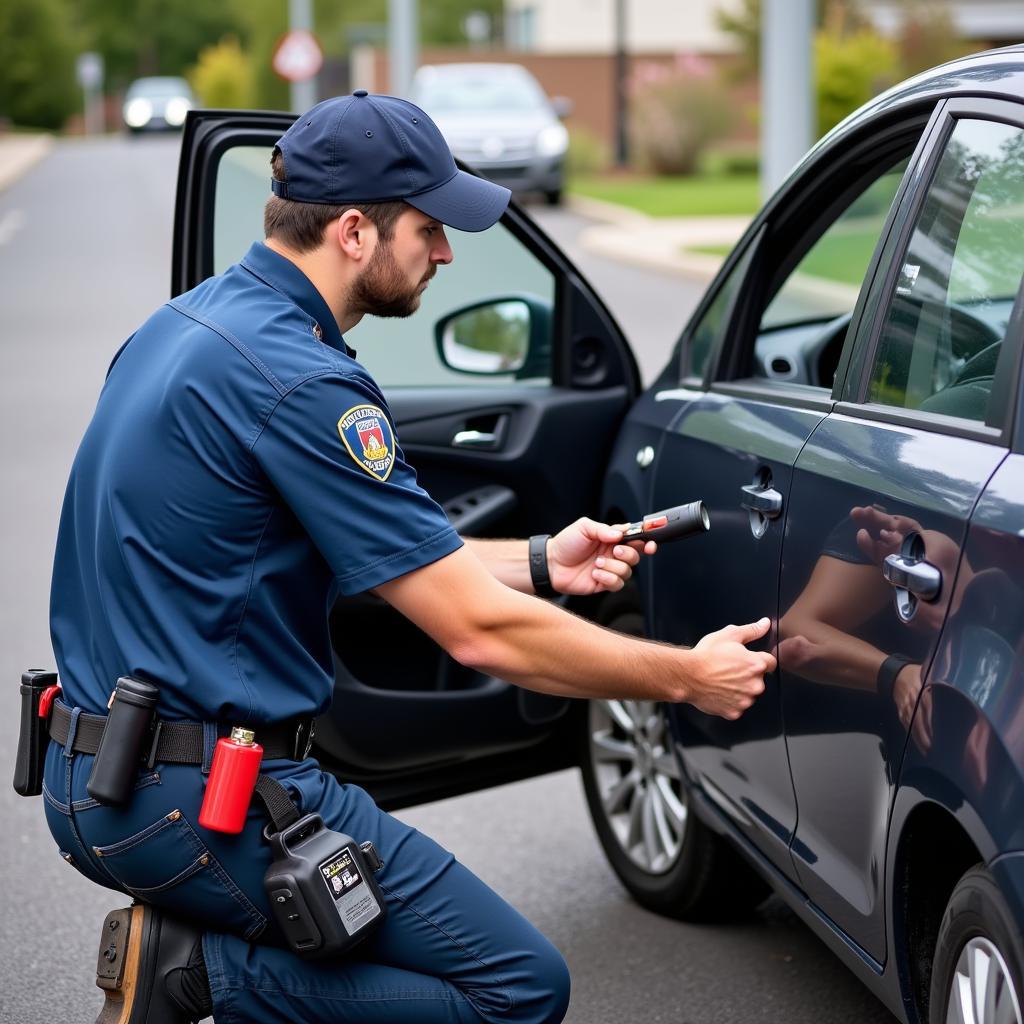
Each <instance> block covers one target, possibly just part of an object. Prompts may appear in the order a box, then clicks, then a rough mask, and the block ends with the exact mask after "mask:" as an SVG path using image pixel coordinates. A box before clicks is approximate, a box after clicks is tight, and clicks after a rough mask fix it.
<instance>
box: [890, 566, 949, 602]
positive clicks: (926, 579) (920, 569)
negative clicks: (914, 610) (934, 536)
mask: <svg viewBox="0 0 1024 1024" xmlns="http://www.w3.org/2000/svg"><path fill="white" fill-rule="evenodd" d="M882 575H883V576H884V577H885V578H886V579H887V580H888V581H889V582H890V583H891V584H892V585H893V586H894V587H900V588H901V589H903V590H906V591H909V592H910V593H911V594H913V595H914V596H915V597H918V598H920V599H921V600H922V601H934V600H935V598H937V597H938V596H939V591H940V590H942V573H941V572H940V571H939V570H938V569H937V568H936V567H935V566H934V565H932V564H931V562H925V561H924V560H922V559H918V558H910V557H908V556H907V555H886V556H885V562H884V563H883V565H882Z"/></svg>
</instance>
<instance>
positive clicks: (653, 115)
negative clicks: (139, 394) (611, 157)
mask: <svg viewBox="0 0 1024 1024" xmlns="http://www.w3.org/2000/svg"><path fill="white" fill-rule="evenodd" d="M631 92H632V97H631V105H630V112H631V118H630V127H631V137H632V143H633V152H634V153H635V155H636V158H637V160H638V161H639V162H640V163H641V164H642V165H643V166H644V167H645V168H647V169H649V170H652V171H654V172H655V173H656V174H692V173H693V172H694V171H695V170H696V169H697V163H698V160H699V159H700V156H701V154H702V153H703V152H704V150H705V149H706V148H707V146H708V145H709V143H711V142H714V141H715V140H717V139H720V138H722V137H723V136H724V135H727V134H728V133H729V132H730V130H731V129H732V126H733V115H734V111H733V106H732V104H731V103H730V100H729V97H728V95H727V94H726V93H725V92H724V90H723V88H722V86H721V83H720V82H719V81H718V79H717V76H715V74H714V73H713V69H712V68H711V66H710V65H709V64H708V63H707V62H706V61H704V60H701V59H700V58H698V57H695V56H692V55H684V56H681V57H679V58H678V59H677V60H676V62H675V63H674V64H673V65H663V64H653V63H645V64H641V65H640V66H639V67H638V68H637V70H636V74H635V75H634V80H633V83H632V90H631Z"/></svg>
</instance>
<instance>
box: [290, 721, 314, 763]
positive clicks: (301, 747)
mask: <svg viewBox="0 0 1024 1024" xmlns="http://www.w3.org/2000/svg"><path fill="white" fill-rule="evenodd" d="M315 733H316V721H315V720H314V719H312V718H304V719H303V720H302V721H301V722H299V724H298V725H297V726H296V727H295V737H294V739H293V740H292V753H291V756H292V760H293V761H305V760H306V758H307V757H309V752H310V751H311V750H312V749H313V736H314V735H315Z"/></svg>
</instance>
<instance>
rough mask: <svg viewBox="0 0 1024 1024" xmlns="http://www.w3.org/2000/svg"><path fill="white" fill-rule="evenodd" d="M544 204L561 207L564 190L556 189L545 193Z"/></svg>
mask: <svg viewBox="0 0 1024 1024" xmlns="http://www.w3.org/2000/svg"><path fill="white" fill-rule="evenodd" d="M544 202H545V203H546V204H547V205H548V206H560V205H561V202H562V190H561V189H560V188H555V189H551V190H550V191H547V192H545V193H544Z"/></svg>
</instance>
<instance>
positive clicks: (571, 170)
mask: <svg viewBox="0 0 1024 1024" xmlns="http://www.w3.org/2000/svg"><path fill="white" fill-rule="evenodd" d="M610 159H611V154H610V153H609V150H608V146H607V144H606V143H604V142H603V141H602V140H601V139H599V138H598V137H597V136H596V135H595V134H594V133H593V132H590V131H588V130H587V129H586V128H583V127H579V126H577V127H574V128H570V129H569V151H568V153H566V156H565V166H566V171H567V173H568V174H569V176H570V177H577V176H579V175H587V174H597V173H599V172H600V171H604V170H607V168H608V164H609V163H610Z"/></svg>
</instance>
